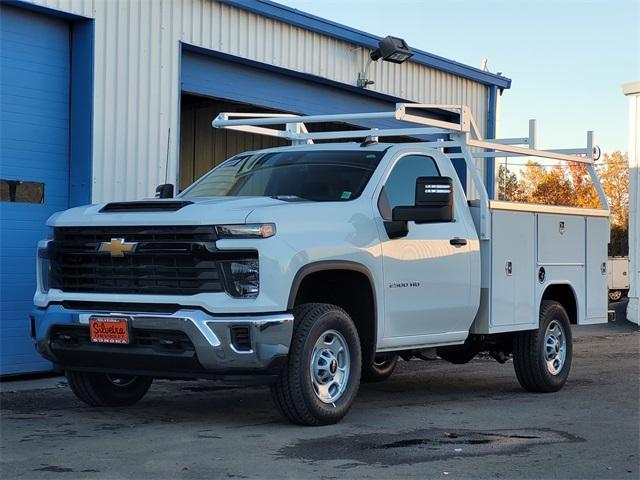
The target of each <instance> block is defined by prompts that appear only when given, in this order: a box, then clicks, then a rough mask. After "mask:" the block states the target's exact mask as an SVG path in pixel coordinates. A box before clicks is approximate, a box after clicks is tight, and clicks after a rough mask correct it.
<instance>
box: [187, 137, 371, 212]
mask: <svg viewBox="0 0 640 480" xmlns="http://www.w3.org/2000/svg"><path fill="white" fill-rule="evenodd" d="M383 155H384V152H382V151H374V152H372V151H371V150H368V151H367V150H364V149H363V150H362V151H357V150H336V151H327V150H322V151H319V150H316V151H313V150H307V151H288V152H275V153H259V154H254V155H244V156H239V157H234V158H231V159H229V160H227V161H226V162H224V163H222V164H221V165H220V166H218V167H216V168H214V169H213V170H211V172H209V173H208V174H206V175H205V176H204V177H202V178H201V179H200V180H198V181H197V182H196V183H195V184H194V185H193V186H191V187H190V188H188V189H187V190H186V191H185V192H184V193H183V195H182V197H183V198H190V197H220V196H222V197H227V196H231V197H240V196H248V197H253V196H258V197H288V198H300V199H304V200H314V201H317V202H336V201H347V200H352V199H354V198H357V197H358V196H360V194H361V193H362V190H364V187H365V186H366V184H367V182H368V181H369V178H371V174H372V173H373V171H374V170H375V169H376V167H377V166H378V163H379V162H380V159H381V158H382V156H383Z"/></svg>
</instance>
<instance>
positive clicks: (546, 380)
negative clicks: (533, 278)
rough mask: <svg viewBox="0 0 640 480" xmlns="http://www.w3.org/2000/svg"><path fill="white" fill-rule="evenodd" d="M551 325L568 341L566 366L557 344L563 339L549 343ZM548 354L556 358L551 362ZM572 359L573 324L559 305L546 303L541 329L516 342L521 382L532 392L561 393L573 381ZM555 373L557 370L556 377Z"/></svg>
mask: <svg viewBox="0 0 640 480" xmlns="http://www.w3.org/2000/svg"><path fill="white" fill-rule="evenodd" d="M554 322H555V324H554ZM550 325H551V326H552V327H554V326H555V325H557V327H558V331H560V332H561V333H562V335H564V337H565V338H564V346H565V350H564V357H563V361H562V362H560V356H559V355H560V352H561V350H559V347H558V342H555V341H554V340H553V339H555V338H556V337H558V338H559V335H554V336H553V338H552V339H549V340H548V342H547V341H546V339H547V329H548V328H550ZM547 353H549V354H550V355H551V357H553V355H554V353H555V357H553V358H550V359H549V360H548V359H547ZM572 356H573V348H572V337H571V322H570V321H569V316H568V315H567V312H566V310H565V309H564V307H563V306H562V305H561V304H560V303H558V302H554V301H549V300H543V302H542V304H541V305H540V326H539V328H538V329H537V330H529V331H525V332H519V333H516V334H515V335H514V338H513V366H514V369H515V371H516V376H517V377H518V382H520V385H521V386H522V388H524V389H525V390H528V391H529V392H540V393H549V392H557V391H558V390H560V389H561V388H562V387H563V386H564V384H565V383H566V381H567V378H568V377H569V371H570V370H571V360H572ZM556 361H557V363H556ZM552 370H555V373H554V372H552Z"/></svg>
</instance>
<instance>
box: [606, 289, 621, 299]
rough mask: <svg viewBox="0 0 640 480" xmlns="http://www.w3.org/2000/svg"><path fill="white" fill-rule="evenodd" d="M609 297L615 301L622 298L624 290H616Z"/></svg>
mask: <svg viewBox="0 0 640 480" xmlns="http://www.w3.org/2000/svg"><path fill="white" fill-rule="evenodd" d="M609 298H610V299H611V300H614V301H616V300H620V299H621V298H622V292H620V291H618V290H616V291H615V292H612V293H610V294H609Z"/></svg>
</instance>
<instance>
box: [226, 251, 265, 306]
mask: <svg viewBox="0 0 640 480" xmlns="http://www.w3.org/2000/svg"><path fill="white" fill-rule="evenodd" d="M221 264H222V270H223V273H224V278H225V283H226V287H227V288H226V289H227V293H229V295H231V296H232V297H236V298H255V297H257V296H258V293H259V292H260V267H259V262H258V259H257V258H247V259H238V260H225V261H223V262H221Z"/></svg>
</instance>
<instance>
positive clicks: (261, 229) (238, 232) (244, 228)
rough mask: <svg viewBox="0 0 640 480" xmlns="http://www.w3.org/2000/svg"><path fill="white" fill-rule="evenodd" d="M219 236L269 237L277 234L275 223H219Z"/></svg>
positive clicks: (217, 228)
mask: <svg viewBox="0 0 640 480" xmlns="http://www.w3.org/2000/svg"><path fill="white" fill-rule="evenodd" d="M216 233H217V234H218V238H269V237H273V236H274V235H275V234H276V226H275V224H273V223H247V224H241V225H217V226H216Z"/></svg>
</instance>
